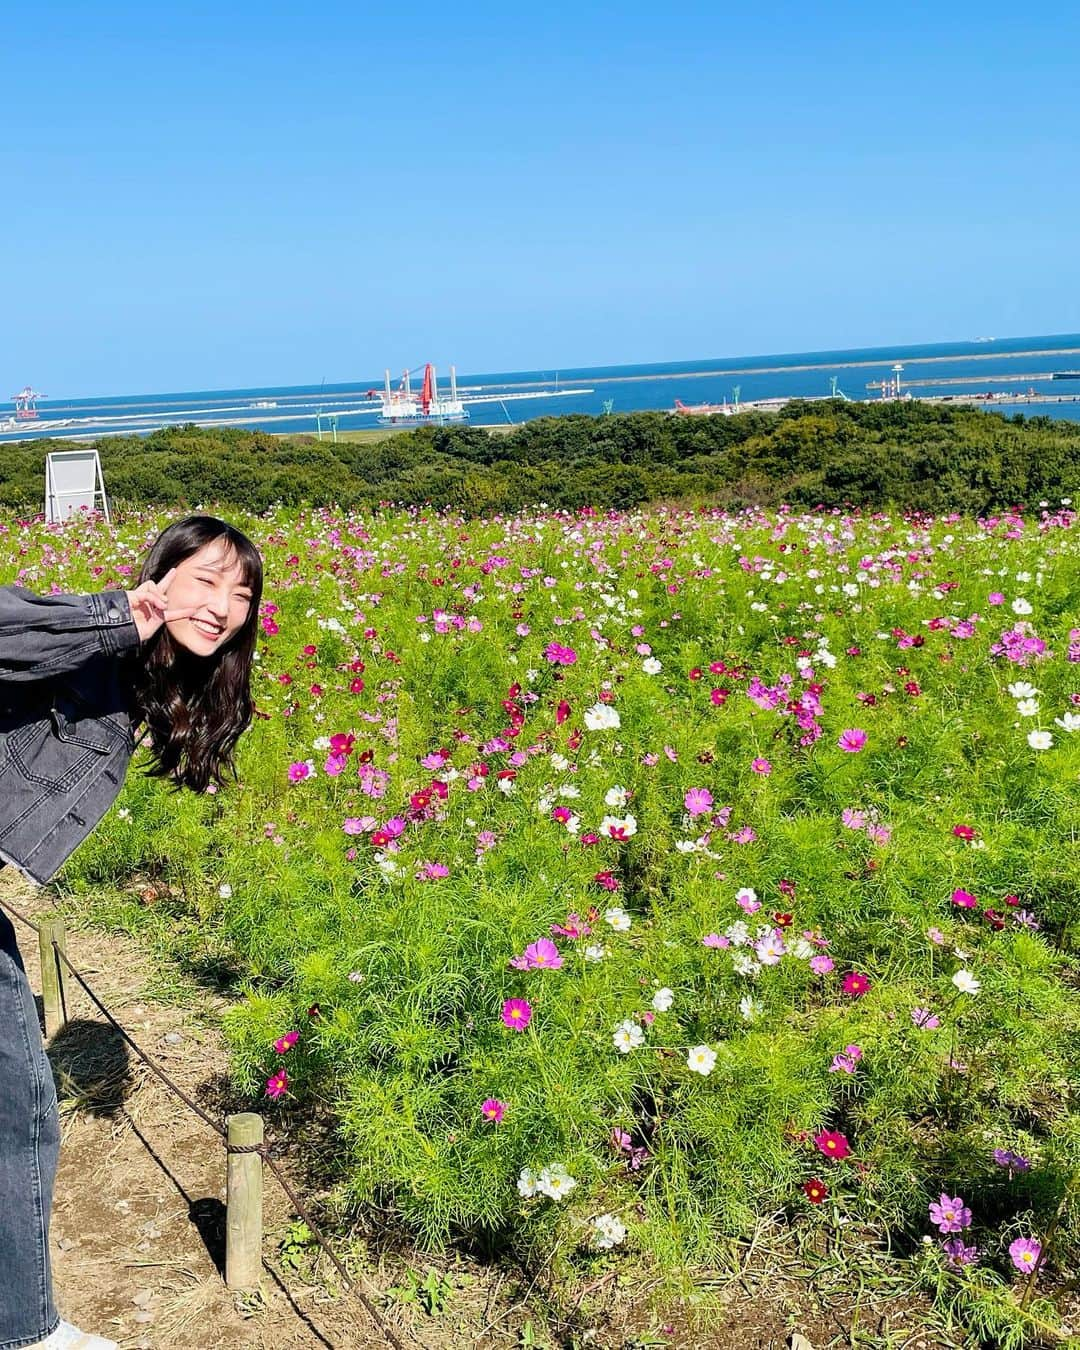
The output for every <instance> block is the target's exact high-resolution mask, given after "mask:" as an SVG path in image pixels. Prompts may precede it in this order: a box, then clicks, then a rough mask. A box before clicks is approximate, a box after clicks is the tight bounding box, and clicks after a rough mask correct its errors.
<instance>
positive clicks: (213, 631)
mask: <svg viewBox="0 0 1080 1350" xmlns="http://www.w3.org/2000/svg"><path fill="white" fill-rule="evenodd" d="M193 622H194V624H195V627H196V628H197V629H199V631H200V632H201V633H207V634H209V635H210V636H211V637H217V635H218V634H219V633H220V632H221V631H222V630H221V629H220V628H211V627H210V625H209V624H208V623H203V622H202V620H201V619H195V620H193Z"/></svg>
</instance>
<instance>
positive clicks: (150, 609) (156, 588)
mask: <svg viewBox="0 0 1080 1350" xmlns="http://www.w3.org/2000/svg"><path fill="white" fill-rule="evenodd" d="M175 575H176V568H175V567H172V568H170V569H169V571H168V572H166V573H165V575H164V576H163V577H162V578H161V580H160V581H144V582H143V583H142V585H141V586H137V587H136V588H135V589H134V590H133V591H127V592H126V594H127V598H128V603H129V604H130V605H131V617H132V619H134V621H135V627H136V628H137V629H138V630H139V641H140V642H147V641H149V639H150V638H152V637H153V636H154V634H155V633H156V632H157V630H158V629H159V628H160V627H161V625H162V624H163V623H165V622H166V621H167V620H172V619H187V618H190V616H191V615H192V614H194V613H195V607H194V606H192V607H191V608H190V609H169V608H168V602H169V585H170V583H171V582H172V579H173V577H174V576H175Z"/></svg>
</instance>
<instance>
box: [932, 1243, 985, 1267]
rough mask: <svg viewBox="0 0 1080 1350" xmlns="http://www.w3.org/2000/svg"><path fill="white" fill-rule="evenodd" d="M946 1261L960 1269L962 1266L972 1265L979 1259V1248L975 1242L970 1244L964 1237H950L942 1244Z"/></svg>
mask: <svg viewBox="0 0 1080 1350" xmlns="http://www.w3.org/2000/svg"><path fill="white" fill-rule="evenodd" d="M941 1250H942V1251H943V1252H944V1253H945V1260H946V1262H947V1263H948V1264H949V1265H950V1266H952V1267H953V1269H954V1270H958V1269H959V1268H960V1267H961V1266H970V1265H974V1263H975V1262H976V1261H977V1260H978V1259H979V1249H978V1247H976V1246H975V1245H974V1244H972V1245H971V1246H968V1244H967V1243H966V1242H965V1241H964V1239H963V1238H950V1239H949V1240H948V1242H943V1243H942V1244H941Z"/></svg>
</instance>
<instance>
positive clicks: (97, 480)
mask: <svg viewBox="0 0 1080 1350" xmlns="http://www.w3.org/2000/svg"><path fill="white" fill-rule="evenodd" d="M99 497H100V498H101V510H102V511H103V512H104V514H105V519H106V520H109V501H108V498H107V497H106V496H105V479H104V478H103V477H102V474H101V460H100V459H99V458H98V452H97V451H96V450H57V451H54V452H53V453H51V454H49V455H46V457H45V520H46V522H47V523H48V524H50V525H52V524H55V523H56V522H58V521H63V520H66V519H67V518H68V516H70V515H72V514H74V513H75V512H76V511H78V510H79V509H80V507H83V506H85V507H88V508H89V509H90V510H92V511H94V510H97V509H98V505H97V503H98V498H99ZM111 523H112V522H111V521H110V524H111Z"/></svg>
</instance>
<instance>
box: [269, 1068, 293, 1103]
mask: <svg viewBox="0 0 1080 1350" xmlns="http://www.w3.org/2000/svg"><path fill="white" fill-rule="evenodd" d="M288 1090H289V1075H288V1072H287V1071H286V1070H285V1069H278V1071H277V1073H276V1074H274V1076H273V1077H272V1078H268V1079H267V1080H266V1095H267V1096H268V1097H272V1098H273V1099H274V1100H275V1101H276V1100H277V1099H278V1097H284V1095H285V1093H286V1092H288Z"/></svg>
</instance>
